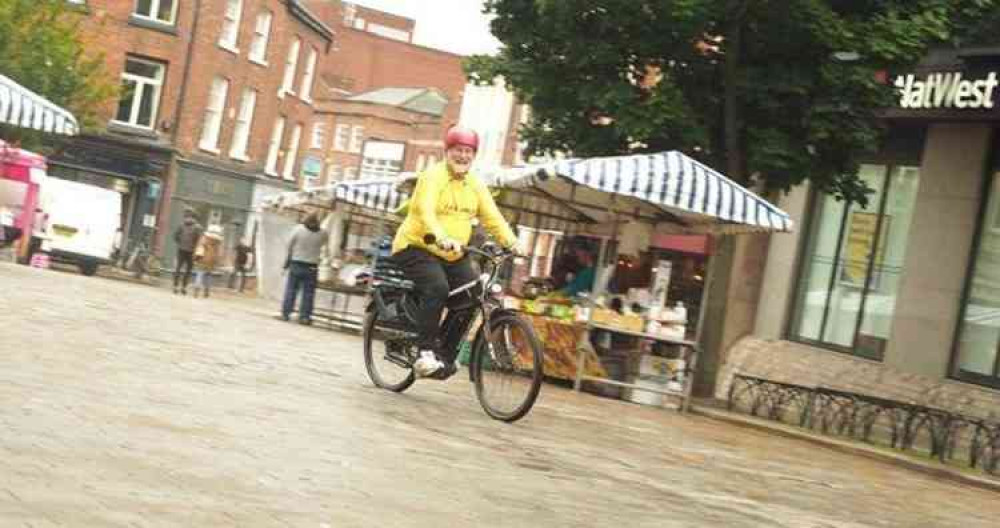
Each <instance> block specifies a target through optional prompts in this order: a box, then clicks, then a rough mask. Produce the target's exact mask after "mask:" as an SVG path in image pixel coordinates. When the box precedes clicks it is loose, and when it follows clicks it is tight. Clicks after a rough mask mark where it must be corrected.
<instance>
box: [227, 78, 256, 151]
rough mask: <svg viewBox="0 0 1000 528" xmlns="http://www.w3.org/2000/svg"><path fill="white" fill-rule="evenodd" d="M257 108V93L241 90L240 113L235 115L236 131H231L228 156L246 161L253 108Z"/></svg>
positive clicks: (245, 89)
mask: <svg viewBox="0 0 1000 528" xmlns="http://www.w3.org/2000/svg"><path fill="white" fill-rule="evenodd" d="M256 106H257V92H256V91H255V90H254V89H252V88H244V89H243V97H242V98H241V99H240V113H239V114H237V115H236V129H235V130H234V131H233V144H232V146H231V147H230V148H229V156H230V157H231V158H235V159H238V160H243V161H247V160H248V159H249V155H248V153H247V148H248V146H249V144H250V127H251V125H252V124H253V112H254V107H256Z"/></svg>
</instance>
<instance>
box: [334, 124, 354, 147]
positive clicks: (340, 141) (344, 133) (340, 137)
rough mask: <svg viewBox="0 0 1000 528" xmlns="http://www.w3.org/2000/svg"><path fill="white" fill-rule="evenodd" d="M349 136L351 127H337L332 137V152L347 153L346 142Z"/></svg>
mask: <svg viewBox="0 0 1000 528" xmlns="http://www.w3.org/2000/svg"><path fill="white" fill-rule="evenodd" d="M350 135H351V125H337V130H336V132H335V133H334V136H333V150H337V151H340V152H347V141H348V138H349V136H350Z"/></svg>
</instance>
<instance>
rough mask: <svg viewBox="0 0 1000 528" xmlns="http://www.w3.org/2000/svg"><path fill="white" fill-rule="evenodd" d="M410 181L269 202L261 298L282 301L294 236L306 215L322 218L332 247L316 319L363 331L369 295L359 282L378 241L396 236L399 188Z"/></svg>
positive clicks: (264, 215) (338, 187) (341, 186)
mask: <svg viewBox="0 0 1000 528" xmlns="http://www.w3.org/2000/svg"><path fill="white" fill-rule="evenodd" d="M407 178H410V176H408V175H407V176H402V177H396V178H376V179H366V180H352V181H344V182H336V183H334V184H332V185H329V186H326V187H322V188H317V189H310V190H307V191H297V192H287V193H282V194H279V195H276V196H273V197H271V198H269V199H267V200H265V201H264V203H263V204H262V205H261V208H260V209H261V223H262V226H261V227H262V228H261V229H260V231H259V232H260V235H261V236H259V237H258V239H257V249H256V250H257V252H258V253H257V255H258V262H259V263H260V271H259V273H260V275H261V280H260V284H259V289H258V291H259V292H260V294H261V295H263V296H265V297H269V298H272V299H280V298H281V296H282V295H283V291H284V290H283V288H284V281H283V263H284V255H285V253H284V251H285V249H284V248H285V247H286V246H287V243H288V237H289V236H290V234H291V230H292V229H293V228H294V227H295V224H296V223H298V221H299V220H300V219H301V218H302V217H303V216H305V215H306V214H308V213H311V212H319V213H320V214H321V215H322V216H323V218H324V219H323V226H324V228H325V229H326V230H327V231H328V232H329V233H330V242H329V245H328V251H327V254H326V255H325V257H324V259H323V261H322V262H321V264H320V273H319V282H318V284H317V299H316V307H317V309H316V313H315V316H316V317H317V319H318V320H320V321H325V322H327V323H329V324H331V325H333V326H336V327H340V328H348V329H352V330H357V329H359V328H360V324H361V321H362V318H363V310H364V296H365V295H367V290H366V289H365V287H364V286H363V285H360V284H358V281H357V278H358V276H359V275H361V274H362V273H363V272H364V271H365V270H366V269H367V265H368V262H369V260H370V256H371V254H372V252H373V251H376V250H377V247H376V242H377V240H379V239H382V238H384V236H385V235H388V234H391V233H392V232H394V231H395V228H396V226H397V225H398V223H399V221H400V220H401V219H400V218H399V216H398V215H396V214H395V212H394V211H396V210H397V209H398V208H399V206H400V204H401V203H402V202H403V201H404V200H405V199H406V197H407V195H405V194H402V193H399V192H398V191H397V190H396V187H397V185H398V184H399V183H400V182H401V181H403V180H405V179H407Z"/></svg>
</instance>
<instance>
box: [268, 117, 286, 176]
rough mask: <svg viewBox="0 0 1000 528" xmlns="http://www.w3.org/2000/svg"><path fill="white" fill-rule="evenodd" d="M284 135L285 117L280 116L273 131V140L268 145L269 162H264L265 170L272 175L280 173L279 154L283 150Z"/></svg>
mask: <svg viewBox="0 0 1000 528" xmlns="http://www.w3.org/2000/svg"><path fill="white" fill-rule="evenodd" d="M284 135H285V118H284V117H279V118H278V120H277V121H275V122H274V129H273V130H272V131H271V142H270V143H269V144H268V146H267V162H266V163H265V164H264V172H265V173H266V174H269V175H271V176H277V175H278V154H279V153H280V152H281V139H282V137H283V136H284Z"/></svg>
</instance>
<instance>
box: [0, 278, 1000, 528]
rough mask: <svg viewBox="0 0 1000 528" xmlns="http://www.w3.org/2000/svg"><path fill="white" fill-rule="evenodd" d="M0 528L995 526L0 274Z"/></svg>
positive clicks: (840, 482)
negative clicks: (402, 380)
mask: <svg viewBox="0 0 1000 528" xmlns="http://www.w3.org/2000/svg"><path fill="white" fill-rule="evenodd" d="M0 289H2V293H0V358H2V359H0V361H2V369H0V427H2V431H3V432H2V435H0V527H20V526H32V527H50V526H68V527H88V528H89V527H104V526H143V527H144V526H183V527H217V526H253V527H256V526H267V527H270V526H274V527H312V528H321V527H326V528H334V527H337V528H339V527H353V526H359V527H360V526H378V527H394V526H399V527H411V526H412V527H441V526H449V527H450V526H459V527H464V526H484V527H508V526H510V527H515V526H516V527H539V526H555V527H571V526H572V527H581V526H594V527H602V528H603V527H614V526H622V527H629V528H631V527H674V526H677V527H687V526H690V527H700V526H713V527H716V526H718V527H721V526H725V527H755V526H767V527H769V526H778V527H788V528H860V527H880V526H886V527H890V526H891V527H897V526H898V527H906V528H913V527H949V526H954V527H962V528H974V527H995V526H997V525H998V522H1000V521H998V520H997V519H1000V500H997V499H998V496H997V494H996V493H994V492H990V491H986V490H980V489H976V488H971V487H966V486H963V485H961V484H957V483H955V482H952V481H947V480H940V479H937V478H934V477H932V476H928V475H924V474H921V473H916V472H912V471H910V470H908V469H905V468H900V467H896V466H894V465H890V464H886V463H883V462H880V461H877V460H871V459H867V458H862V457H857V456H853V455H851V454H847V453H841V452H837V451H833V450H830V449H826V448H823V447H819V446H817V445H814V444H811V443H807V442H803V441H800V440H796V439H791V438H785V437H781V436H777V435H772V434H769V433H767V432H762V431H755V430H750V429H745V428H739V427H736V426H733V425H729V424H726V423H723V422H719V421H715V420H712V419H709V418H705V417H698V416H680V415H678V414H676V413H675V412H673V411H665V410H659V409H653V408H648V407H643V406H639V405H635V404H630V403H625V402H620V401H614V400H608V399H602V398H598V397H595V396H591V395H586V394H583V395H580V394H576V393H573V392H571V391H568V390H566V389H564V388H560V387H555V386H552V385H546V386H545V387H544V388H543V392H542V395H541V398H540V399H539V403H538V405H537V406H536V407H535V409H534V411H533V412H532V413H531V414H530V415H529V416H528V417H527V418H526V419H524V420H522V421H521V422H518V423H517V424H514V425H507V424H503V423H500V422H496V421H493V420H490V419H489V418H487V416H486V415H485V414H484V413H483V412H482V410H481V409H480V408H479V405H478V403H477V402H476V400H475V397H474V395H473V391H472V387H471V385H470V384H469V383H468V381H467V378H463V377H462V376H456V377H454V378H452V379H451V380H449V381H448V382H444V383H441V382H420V383H418V384H417V385H416V386H414V387H413V388H412V389H411V390H410V391H409V392H407V393H405V394H403V395H397V394H392V393H389V392H386V391H382V390H377V389H375V388H373V387H372V386H371V384H370V382H369V381H368V378H367V376H366V374H365V371H364V366H363V359H362V355H361V339H360V338H359V337H357V336H354V335H350V334H343V333H337V332H333V331H329V330H324V329H320V328H308V327H303V326H299V325H295V324H289V323H283V322H281V321H278V320H276V319H275V318H274V317H273V315H274V313H275V310H276V306H273V305H272V304H270V303H266V302H264V301H260V300H256V299H250V298H246V297H236V296H232V295H225V294H221V293H220V294H219V295H217V296H215V297H213V298H211V299H208V300H202V299H192V298H190V297H181V296H175V295H172V294H171V293H170V292H169V291H167V290H163V289H158V288H154V287H149V286H144V285H139V284H131V283H125V282H119V281H113V280H107V279H101V278H87V277H83V276H80V275H76V274H74V273H64V272H56V271H45V270H35V269H29V268H26V267H22V266H14V265H10V264H0Z"/></svg>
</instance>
